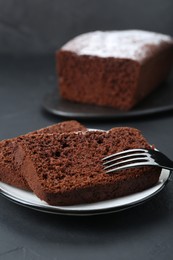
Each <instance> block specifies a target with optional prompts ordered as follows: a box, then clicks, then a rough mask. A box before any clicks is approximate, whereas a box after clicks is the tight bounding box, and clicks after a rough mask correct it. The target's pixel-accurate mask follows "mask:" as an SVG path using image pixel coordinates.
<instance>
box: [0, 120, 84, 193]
mask: <svg viewBox="0 0 173 260" xmlns="http://www.w3.org/2000/svg"><path fill="white" fill-rule="evenodd" d="M85 130H86V128H85V127H84V126H83V125H81V124H80V123H79V122H77V121H75V120H71V121H65V122H61V123H58V124H55V125H51V126H48V127H45V128H42V129H39V130H37V131H34V132H30V133H28V134H26V135H21V136H19V137H16V138H12V139H8V140H3V141H1V142H0V181H2V182H5V183H7V184H10V185H12V186H15V187H18V188H21V189H25V190H30V187H29V185H28V183H27V182H26V180H25V178H24V177H23V175H22V173H21V164H22V157H18V158H15V159H14V154H15V150H16V149H17V145H18V143H20V142H21V141H22V140H23V139H25V138H26V136H27V138H32V136H33V135H37V134H41V133H42V134H47V133H49V134H51V133H56V134H57V135H59V134H62V133H69V132H75V131H85Z"/></svg>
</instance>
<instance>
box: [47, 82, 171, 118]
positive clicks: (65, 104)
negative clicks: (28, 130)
mask: <svg viewBox="0 0 173 260" xmlns="http://www.w3.org/2000/svg"><path fill="white" fill-rule="evenodd" d="M43 107H44V108H45V109H46V110H47V111H49V112H50V113H52V114H54V115H58V116H63V117H69V118H81V119H82V118H93V119H94V118H96V119H99V118H102V119H109V118H126V117H135V116H145V115H150V114H158V113H161V112H168V111H170V110H173V80H171V79H170V80H169V81H167V82H165V83H164V84H162V85H161V86H160V87H159V88H157V89H156V90H155V91H154V92H153V93H151V94H150V95H149V96H148V97H147V98H145V99H144V100H143V101H142V102H141V103H140V105H138V106H136V107H135V108H134V109H132V110H130V111H128V112H123V111H119V110H116V109H113V108H109V107H101V106H95V105H86V104H81V103H75V102H71V101H66V100H64V99H62V98H61V97H60V95H59V91H58V90H57V89H56V90H54V91H53V92H52V93H50V94H47V95H46V96H45V98H44V101H43Z"/></svg>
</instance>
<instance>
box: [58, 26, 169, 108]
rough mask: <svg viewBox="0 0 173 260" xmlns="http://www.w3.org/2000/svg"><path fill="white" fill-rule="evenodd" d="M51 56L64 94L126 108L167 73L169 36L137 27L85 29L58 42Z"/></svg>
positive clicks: (82, 101) (69, 96)
mask: <svg viewBox="0 0 173 260" xmlns="http://www.w3.org/2000/svg"><path fill="white" fill-rule="evenodd" d="M56 61H57V74H58V78H59V89H60V94H61V96H62V97H63V98H64V99H67V100H70V101H76V102H81V103H87V104H96V105H101V106H110V107H114V108H117V109H121V110H130V109H132V108H133V107H134V106H135V105H136V104H138V103H139V102H140V101H141V100H142V99H143V98H145V97H146V96H147V95H148V94H149V93H150V92H152V91H153V90H154V89H155V88H156V87H158V86H159V84H160V83H161V82H162V81H163V80H165V79H166V77H167V76H168V73H169V71H170V69H171V66H172V63H173V40H172V38H171V37H170V36H167V35H163V34H159V33H154V32H147V31H141V30H125V31H107V32H101V31H95V32H89V33H85V34H82V35H79V36H77V37H76V38H74V39H72V40H71V41H69V42H68V43H66V44H65V45H64V46H62V48H61V49H60V50H59V51H58V52H57V53H56Z"/></svg>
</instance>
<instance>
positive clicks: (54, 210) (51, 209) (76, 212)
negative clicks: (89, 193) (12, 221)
mask: <svg viewBox="0 0 173 260" xmlns="http://www.w3.org/2000/svg"><path fill="white" fill-rule="evenodd" d="M163 170H166V169H162V171H163ZM166 171H167V178H166V179H165V181H164V182H162V183H160V187H159V188H158V189H157V190H155V191H154V192H152V193H151V194H149V195H147V196H146V197H143V198H141V199H139V200H137V201H136V200H135V201H132V202H130V203H127V204H126V205H119V206H111V207H108V208H97V209H84V210H81V209H68V208H67V209H64V207H65V206H63V208H62V207H59V206H51V205H46V204H45V205H44V204H43V205H39V204H36V203H32V202H31V203H29V204H28V202H27V201H26V200H24V199H21V198H18V197H16V196H14V195H11V194H9V193H8V191H4V190H3V189H2V187H1V184H3V185H5V186H6V185H7V186H9V187H10V185H8V184H5V183H2V182H0V194H1V195H2V196H3V197H5V198H7V199H8V200H10V201H12V202H14V203H16V204H19V205H21V206H24V207H27V208H31V209H34V210H37V211H41V212H45V213H51V214H57V215H71V216H89V215H101V214H108V213H113V212H119V211H122V210H126V209H129V208H132V207H134V206H138V205H140V204H142V203H144V202H147V201H148V200H149V199H151V198H153V197H154V196H155V195H157V194H158V193H159V192H160V191H161V190H162V189H163V188H164V187H165V185H166V184H167V183H168V181H169V178H170V175H171V170H166ZM161 174H162V173H161ZM160 176H161V175H160ZM157 184H158V183H157ZM157 184H156V185H157ZM153 187H154V186H153ZM153 187H151V188H153ZM12 188H15V187H12ZM15 189H18V188H15ZM149 189H150V188H149ZM149 189H146V190H149ZM18 190H21V189H18ZM21 191H22V190H21ZM27 192H29V191H27ZM30 193H31V192H30ZM140 193H141V192H138V193H135V194H140ZM34 195H35V194H34ZM130 195H134V194H130ZM130 195H127V196H125V197H129V196H130ZM35 196H36V195H35ZM117 199H118V198H117ZM112 200H116V198H115V199H112Z"/></svg>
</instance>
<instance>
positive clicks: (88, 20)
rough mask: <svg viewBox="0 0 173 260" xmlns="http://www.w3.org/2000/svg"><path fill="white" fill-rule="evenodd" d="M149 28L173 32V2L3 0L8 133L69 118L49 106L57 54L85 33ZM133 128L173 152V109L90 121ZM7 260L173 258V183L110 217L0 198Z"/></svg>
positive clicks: (0, 17)
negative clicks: (48, 210)
mask: <svg viewBox="0 0 173 260" xmlns="http://www.w3.org/2000/svg"><path fill="white" fill-rule="evenodd" d="M113 29H145V30H151V31H156V32H161V33H165V34H170V35H172V36H173V1H172V0H145V1H140V0H114V1H113V0H97V1H96V0H92V1H89V0H62V1H60V0H57V1H55V0H23V1H22V0H13V1H12V0H0V139H4V138H10V137H14V136H17V135H19V134H23V133H26V132H28V131H32V130H35V129H38V128H41V127H44V126H47V125H50V124H53V123H56V122H60V121H62V120H65V118H61V117H58V116H57V117H56V116H53V115H50V114H49V113H46V112H45V111H44V110H43V109H42V102H43V97H44V96H45V94H46V93H47V92H50V91H51V90H53V89H54V88H55V87H56V85H57V78H56V74H55V60H54V52H55V50H56V49H58V48H59V47H61V45H62V44H64V43H65V42H66V41H68V40H69V39H71V38H72V37H73V36H76V35H78V34H80V33H84V32H87V31H93V30H113ZM82 123H84V124H85V125H86V126H88V127H91V128H100V129H109V128H111V127H115V126H132V127H136V128H138V129H140V130H141V131H142V133H143V134H144V135H145V137H146V138H147V139H148V141H149V142H150V143H154V144H155V145H156V146H157V148H158V149H160V150H161V151H163V152H164V153H166V154H167V155H168V156H169V157H170V158H173V113H172V111H170V112H169V113H164V114H159V115H157V116H156V115H155V116H154V115H152V116H146V117H138V118H131V119H123V120H117V119H112V120H107V121H102V120H100V121H97V120H94V121H91V120H87V121H82ZM0 208H1V212H0V260H11V259H17V260H20V259H22V260H23V259H25V260H47V259H50V260H57V259H58V260H59V259H60V260H66V259H74V260H81V259H84V260H88V259H94V260H97V259H98V260H104V259H108V260H109V259H111V260H115V259H118V260H126V259H129V260H132V259H133V260H139V259H140V260H146V259H149V260H153V259H155V260H156V259H157V260H164V259H168V260H169V259H172V256H173V183H172V181H170V182H169V183H168V185H167V186H166V188H165V189H164V190H163V191H162V192H160V193H159V194H158V195H157V196H155V197H154V198H153V199H152V200H150V201H148V202H147V203H144V204H142V205H140V206H138V207H135V208H133V209H130V210H127V211H122V212H119V213H114V214H110V215H105V216H95V217H70V216H58V215H49V214H44V213H41V212H36V211H33V210H31V209H27V208H25V207H21V206H19V205H16V204H13V203H12V202H10V201H8V200H7V199H5V198H3V197H0Z"/></svg>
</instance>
